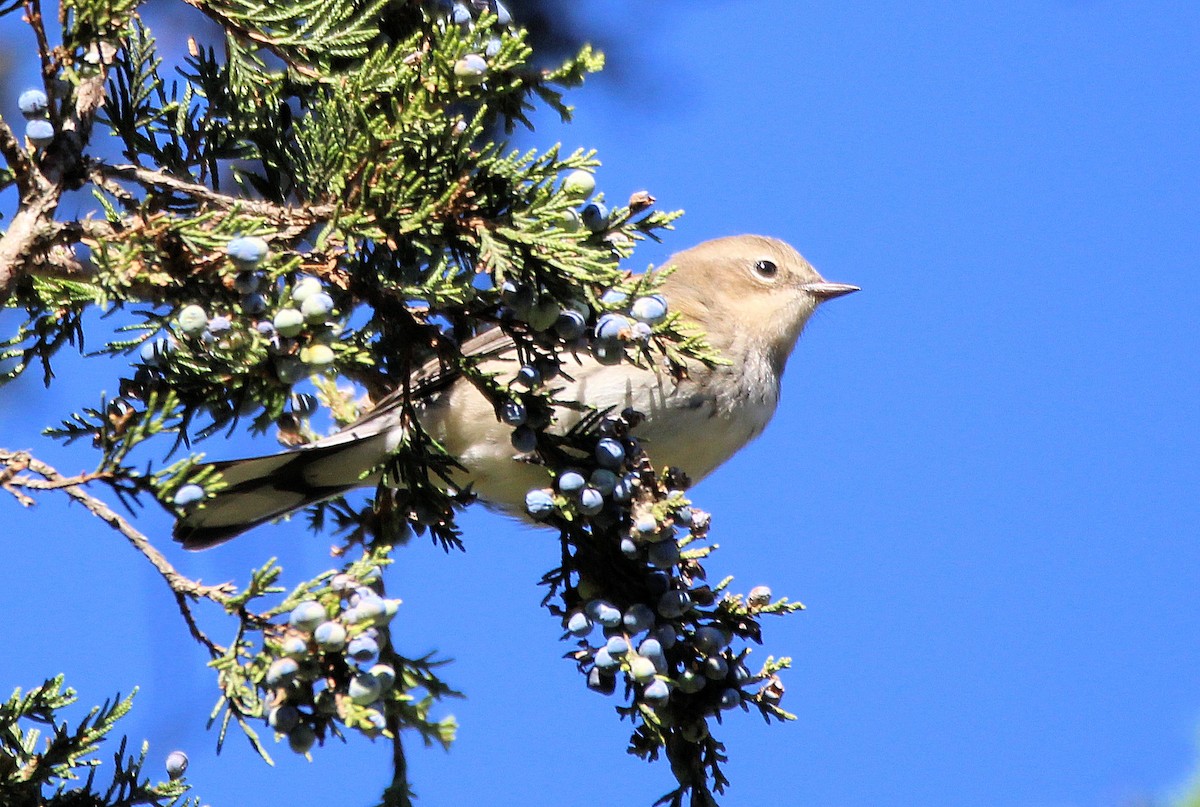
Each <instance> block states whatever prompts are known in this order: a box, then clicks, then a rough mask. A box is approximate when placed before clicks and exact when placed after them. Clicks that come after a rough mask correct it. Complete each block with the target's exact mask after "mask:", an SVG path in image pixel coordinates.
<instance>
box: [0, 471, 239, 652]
mask: <svg viewBox="0 0 1200 807" xmlns="http://www.w3.org/2000/svg"><path fill="white" fill-rule="evenodd" d="M26 470H28V471H31V472H33V473H35V474H37V475H38V476H41V477H42V478H43V479H42V480H37V479H33V478H31V477H27V476H18V475H17V474H19V473H21V472H22V471H26ZM103 476H104V474H94V473H93V474H88V473H85V474H80V475H78V476H74V477H65V476H63V475H62V474H60V473H59V472H58V471H57V470H55V469H54V468H53V467H51V466H50V465H47V464H46V463H44V462H42V461H41V460H38V459H36V458H34V457H33V456H31V455H30V454H29V453H28V452H25V451H9V450H6V449H0V487H2V488H3V489H5V490H7V491H8V492H9V493H11V494H12V495H14V496H15V497H17V499H18V500H19V501H21V502H22V504H25V505H26V506H29V505H31V504H33V500H32V499H30V497H28V496H27V495H25V494H23V493H22V492H21V490H20V489H22V488H24V489H28V490H62V491H63V492H65V493H66V494H67V495H68V496H70V497H71V498H72V499H74V500H75V501H77V502H79V503H80V504H82V505H83V506H84V507H85V508H86V509H87V510H88V511H89V512H90V513H92V514H93V515H94V516H96V517H97V518H99V519H100V520H101V521H103V522H104V523H106V524H108V525H109V526H110V527H112V528H113V529H115V530H116V531H117V532H119V533H121V534H122V535H123V536H125V538H126V540H128V541H129V543H130V544H132V545H133V547H134V549H136V550H138V551H139V552H141V553H142V555H143V556H144V557H145V558H146V560H148V561H150V564H151V565H152V566H154V568H155V569H156V570H157V571H158V573H159V574H160V575H162V578H163V579H164V580H166V581H167V585H168V586H170V587H171V591H172V592H173V593H174V595H175V601H176V602H177V603H178V604H179V610H180V613H181V614H183V618H184V621H186V622H187V625H188V629H189V630H190V631H191V633H192V636H193V637H195V638H196V640H197V641H199V642H201V643H203V644H204V645H205V646H206V647H207V648H208V649H209V652H210V653H212V654H213V655H214V656H217V655H221V654H222V653H224V652H225V649H224V648H223V647H221V646H220V645H217V644H216V643H214V642H213V641H212V640H211V639H209V638H208V636H206V635H205V634H204V632H203V631H201V630H200V628H199V626H198V625H197V623H196V621H195V618H194V617H193V616H192V612H191V607H190V605H189V600H191V601H195V600H199V599H206V600H210V601H212V602H215V603H217V604H218V605H222V606H224V605H225V604H226V603H227V602H228V601H229V598H230V595H232V594H233V593H234V591H235V589H234V587H233V585H232V584H231V583H222V584H220V585H215V586H207V585H204V584H202V583H200V582H199V581H197V580H192V579H191V578H189V577H185V576H184V575H182V574H180V573H179V572H178V571H176V569H175V567H174V566H172V565H171V564H170V562H169V561H168V560H167V559H166V557H164V556H163V554H162V553H161V552H159V551H158V549H157V548H156V547H155V546H154V545H153V544H152V543H150V539H149V538H147V537H146V536H145V535H143V534H142V533H141V532H139V531H138V530H137V529H135V528H134V526H133V525H132V524H130V523H129V522H128V521H126V520H125V519H124V518H122V517H121V516H120V515H118V514H117V513H116V512H114V511H113V509H112V508H111V507H109V506H108V505H107V504H105V503H104V502H103V501H101V500H100V499H97V498H96V497H95V496H92V495H91V494H90V493H88V492H87V491H86V490H84V489H83V487H82V486H83V484H85V483H87V482H89V481H93V480H95V479H100V478H103Z"/></svg>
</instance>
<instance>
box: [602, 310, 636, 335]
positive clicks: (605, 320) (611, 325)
mask: <svg viewBox="0 0 1200 807" xmlns="http://www.w3.org/2000/svg"><path fill="white" fill-rule="evenodd" d="M629 327H630V322H629V319H628V317H626V316H624V315H622V314H612V313H609V314H604V315H603V316H601V317H600V319H599V320H598V321H597V322H596V331H595V333H596V338H597V339H620V338H621V336H622V335H623V334H625V333H626V332H628V330H629Z"/></svg>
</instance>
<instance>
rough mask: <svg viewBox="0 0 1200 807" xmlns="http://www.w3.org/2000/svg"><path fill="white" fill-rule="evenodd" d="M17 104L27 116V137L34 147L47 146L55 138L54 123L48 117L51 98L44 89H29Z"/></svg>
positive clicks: (18, 99)
mask: <svg viewBox="0 0 1200 807" xmlns="http://www.w3.org/2000/svg"><path fill="white" fill-rule="evenodd" d="M17 106H18V107H19V108H20V110H21V114H22V115H24V116H25V120H26V124H25V137H26V138H27V139H28V140H29V142H30V143H32V144H33V146H34V148H39V149H42V148H45V147H46V146H48V145H50V143H51V142H53V140H54V124H52V123H51V122H50V120H49V119H48V118H47V117H46V115H47V113H48V112H49V111H50V99H49V98H47V97H46V93H45V92H43V91H42V90H39V89H36V88H33V89H28V90H26V91H25V92H23V93H21V95H20V96H19V97H18V98H17Z"/></svg>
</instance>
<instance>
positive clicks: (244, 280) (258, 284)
mask: <svg viewBox="0 0 1200 807" xmlns="http://www.w3.org/2000/svg"><path fill="white" fill-rule="evenodd" d="M262 284H263V276H262V272H239V273H238V276H237V277H235V278H234V279H233V288H234V290H235V291H236V292H237V293H238V294H254V293H255V292H257V291H260V290H261V289H262Z"/></svg>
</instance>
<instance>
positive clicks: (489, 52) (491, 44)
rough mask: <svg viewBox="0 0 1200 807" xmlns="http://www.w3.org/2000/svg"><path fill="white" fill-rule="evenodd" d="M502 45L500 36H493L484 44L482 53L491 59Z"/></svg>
mask: <svg viewBox="0 0 1200 807" xmlns="http://www.w3.org/2000/svg"><path fill="white" fill-rule="evenodd" d="M503 45H504V43H503V42H501V41H500V37H498V36H493V37H491V38H489V39H488V41H487V42H486V43H485V44H484V46H483V55H484V56H486V57H488V58H489V59H491V58H493V57H494V56H495V55H496V54H498V53H499V52H500V48H501V47H503Z"/></svg>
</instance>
